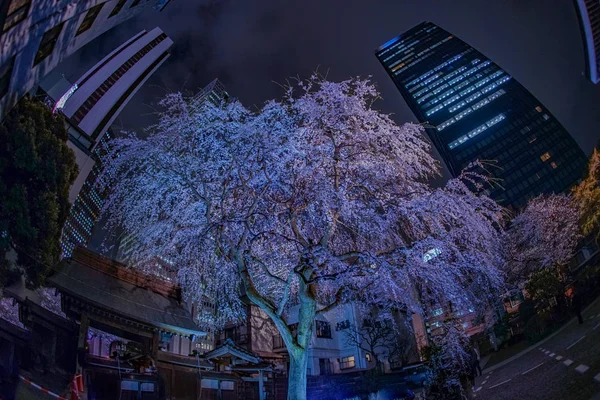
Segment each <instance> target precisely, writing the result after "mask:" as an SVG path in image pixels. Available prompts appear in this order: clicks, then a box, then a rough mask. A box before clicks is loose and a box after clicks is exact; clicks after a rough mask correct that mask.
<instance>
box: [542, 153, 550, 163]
mask: <svg viewBox="0 0 600 400" xmlns="http://www.w3.org/2000/svg"><path fill="white" fill-rule="evenodd" d="M540 159H541V160H542V161H547V160H549V159H550V153H549V152H545V153H544V154H542V155H541V156H540Z"/></svg>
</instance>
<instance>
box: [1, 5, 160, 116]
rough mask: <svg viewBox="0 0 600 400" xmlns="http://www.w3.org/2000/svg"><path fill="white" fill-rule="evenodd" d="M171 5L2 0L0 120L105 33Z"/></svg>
mask: <svg viewBox="0 0 600 400" xmlns="http://www.w3.org/2000/svg"><path fill="white" fill-rule="evenodd" d="M167 3H168V0H143V1H141V0H108V1H103V2H98V1H96V0H52V1H45V0H4V1H2V2H1V5H0V48H2V52H1V53H0V118H2V117H3V116H4V115H5V114H6V113H7V112H8V111H9V110H10V109H11V108H12V107H13V106H14V105H15V104H16V103H17V101H18V100H19V99H20V98H21V97H22V96H23V95H24V94H25V93H27V92H29V90H30V89H32V88H33V87H35V86H36V84H37V83H38V82H39V81H40V79H42V78H43V77H45V76H46V75H47V74H48V73H49V72H50V71H52V70H53V69H54V67H56V65H58V63H60V62H61V61H62V60H64V59H65V58H67V57H68V56H70V55H71V54H73V53H74V52H76V51H77V50H79V49H80V48H81V47H82V46H84V45H86V44H87V43H89V42H90V41H91V40H93V39H95V38H96V37H98V36H99V35H101V34H102V33H104V32H106V31H108V30H109V29H111V28H113V27H115V26H116V25H119V24H120V23H122V22H124V21H126V20H128V19H130V18H131V17H133V16H135V15H137V14H139V13H140V12H142V11H143V10H146V9H148V8H151V7H154V8H157V9H160V10H162V9H163V8H164V7H165V6H166V5H167Z"/></svg>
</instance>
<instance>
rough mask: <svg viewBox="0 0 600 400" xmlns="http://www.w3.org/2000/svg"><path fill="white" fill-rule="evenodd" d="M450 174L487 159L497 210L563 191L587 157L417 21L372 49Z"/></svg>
mask: <svg viewBox="0 0 600 400" xmlns="http://www.w3.org/2000/svg"><path fill="white" fill-rule="evenodd" d="M375 55H376V56H377V58H378V59H379V61H380V62H381V64H382V65H383V67H384V68H385V69H386V71H387V72H388V74H389V75H390V77H391V78H392V80H393V81H394V83H395V84H396V86H397V88H398V90H399V91H400V93H401V94H402V96H403V97H404V99H405V101H406V102H407V103H408V106H409V107H410V108H411V110H412V111H413V113H414V114H415V115H416V117H417V119H418V120H419V121H420V122H421V123H426V125H425V126H426V131H427V133H428V135H429V137H430V139H431V140H432V142H433V144H434V145H435V147H436V148H437V149H438V151H439V153H440V155H441V157H442V158H443V160H444V162H445V163H446V164H447V166H448V168H449V169H450V172H451V173H452V175H453V176H457V175H459V174H460V172H461V170H462V169H463V168H465V167H466V166H468V165H469V163H471V162H473V161H475V160H481V161H493V162H494V163H495V164H496V166H495V167H490V169H489V172H490V173H491V174H492V175H493V177H494V178H496V179H497V182H498V183H499V185H494V186H491V187H490V188H488V189H487V192H488V193H489V195H490V196H491V197H492V198H494V199H495V200H496V201H498V202H499V203H500V204H502V205H504V206H513V207H520V206H522V205H523V204H525V203H526V201H527V200H528V199H529V198H531V197H534V196H536V195H538V194H541V193H550V192H555V193H558V192H562V191H565V190H567V189H568V188H569V187H570V186H571V185H572V184H574V183H575V182H577V180H579V179H580V178H581V177H582V174H583V171H584V168H585V166H586V164H587V160H586V157H585V155H584V153H583V151H582V150H581V149H580V148H579V146H578V145H577V143H576V142H575V141H574V140H573V138H572V137H571V136H570V135H569V134H568V132H567V131H566V130H565V129H564V128H563V126H562V125H561V124H560V123H559V122H558V121H557V120H556V118H554V116H553V115H552V114H551V113H550V112H549V111H548V110H547V109H546V108H545V107H544V106H543V105H542V104H541V103H540V102H539V101H538V100H537V99H536V98H535V97H534V96H533V95H532V94H531V93H530V92H529V91H528V90H527V89H525V88H524V87H523V86H522V85H520V84H519V83H518V82H517V81H516V80H515V79H514V78H512V77H511V76H510V75H509V74H508V73H507V72H506V71H504V70H503V69H502V68H500V67H499V66H498V65H497V64H495V63H494V62H492V61H491V60H490V59H488V58H487V57H485V56H484V55H483V54H481V53H480V52H478V51H477V50H475V49H474V48H473V47H471V46H469V45H468V44H467V43H465V42H463V41H462V40H460V39H459V38H457V37H456V36H454V35H452V34H450V33H448V32H447V31H445V30H443V29H442V28H440V27H439V26H437V25H435V24H433V23H430V22H424V23H422V24H420V25H418V26H416V27H414V28H413V29H411V30H409V31H407V32H406V33H404V34H402V35H400V36H398V37H396V38H394V39H392V40H390V41H388V42H387V43H385V44H383V45H382V46H381V47H379V48H378V49H377V50H376V51H375Z"/></svg>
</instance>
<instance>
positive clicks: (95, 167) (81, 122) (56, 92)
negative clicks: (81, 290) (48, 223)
mask: <svg viewBox="0 0 600 400" xmlns="http://www.w3.org/2000/svg"><path fill="white" fill-rule="evenodd" d="M172 45H173V41H172V40H171V39H169V38H168V37H167V35H165V34H164V33H163V32H162V31H161V30H160V29H159V28H155V29H153V30H151V31H149V32H148V31H145V30H144V31H142V32H140V33H138V34H137V35H135V36H134V37H133V38H131V39H130V40H128V41H126V42H125V43H123V44H122V45H121V46H119V47H118V48H116V49H115V50H114V51H112V52H111V53H110V54H108V55H107V56H106V57H104V58H103V59H102V60H101V61H100V62H98V63H97V64H96V65H95V66H93V67H92V68H91V69H90V70H88V71H87V72H86V73H85V74H84V75H83V76H82V77H81V78H79V79H78V80H77V82H76V83H74V84H73V83H71V82H69V81H67V80H66V79H65V78H64V77H62V76H61V75H60V74H58V73H52V74H50V75H49V76H48V77H47V78H46V79H44V80H43V81H42V82H41V84H40V86H39V88H38V92H37V95H38V96H40V97H41V98H42V99H43V100H44V101H45V102H46V103H47V104H48V105H49V106H50V107H52V109H53V110H54V111H55V112H59V113H61V114H63V115H64V117H65V121H66V125H67V131H68V132H69V140H68V142H67V145H68V146H69V147H70V148H71V149H72V150H73V151H74V153H75V157H76V161H77V165H78V166H79V175H78V176H77V178H76V180H75V182H74V183H73V185H72V186H71V190H70V193H69V200H70V201H71V203H72V207H71V212H70V215H69V217H68V218H67V221H66V222H65V225H64V228H63V232H62V236H61V245H62V249H63V256H66V257H69V256H70V255H71V253H72V251H73V249H74V248H75V246H76V245H78V244H83V245H86V244H87V243H88V242H89V240H90V238H91V236H92V228H93V226H94V224H95V223H96V220H97V218H98V217H99V213H100V209H101V207H102V201H103V199H104V193H100V192H99V191H98V189H97V188H96V187H95V183H96V180H97V178H98V176H99V175H100V173H101V172H102V168H103V166H104V163H105V162H107V161H108V162H109V160H106V159H105V155H106V154H107V153H108V142H109V141H110V139H111V137H112V133H111V132H110V126H111V124H112V123H113V121H114V120H115V118H117V116H118V115H119V113H120V112H121V110H122V109H123V107H125V106H126V105H127V103H128V102H129V101H130V100H131V98H132V97H133V96H134V95H135V93H136V92H137V91H138V89H139V88H140V87H141V86H142V85H143V84H144V82H145V81H146V80H147V79H148V78H149V77H150V76H151V75H152V74H153V73H154V72H155V71H156V69H157V68H159V67H160V65H161V64H162V63H163V62H164V61H165V60H166V59H167V58H168V57H169V50H170V48H171V46H172Z"/></svg>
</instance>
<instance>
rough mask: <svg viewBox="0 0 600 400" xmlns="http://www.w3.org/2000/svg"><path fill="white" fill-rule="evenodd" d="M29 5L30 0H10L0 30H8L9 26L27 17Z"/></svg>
mask: <svg viewBox="0 0 600 400" xmlns="http://www.w3.org/2000/svg"><path fill="white" fill-rule="evenodd" d="M30 5H31V0H12V1H11V2H10V5H9V6H8V11H7V12H6V18H5V19H4V26H3V27H2V32H6V31H8V30H9V29H10V28H12V27H13V26H15V25H17V24H18V23H19V22H21V21H23V20H24V19H25V18H27V14H28V13H29V6H30Z"/></svg>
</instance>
